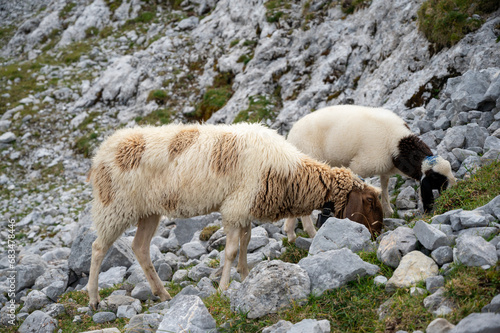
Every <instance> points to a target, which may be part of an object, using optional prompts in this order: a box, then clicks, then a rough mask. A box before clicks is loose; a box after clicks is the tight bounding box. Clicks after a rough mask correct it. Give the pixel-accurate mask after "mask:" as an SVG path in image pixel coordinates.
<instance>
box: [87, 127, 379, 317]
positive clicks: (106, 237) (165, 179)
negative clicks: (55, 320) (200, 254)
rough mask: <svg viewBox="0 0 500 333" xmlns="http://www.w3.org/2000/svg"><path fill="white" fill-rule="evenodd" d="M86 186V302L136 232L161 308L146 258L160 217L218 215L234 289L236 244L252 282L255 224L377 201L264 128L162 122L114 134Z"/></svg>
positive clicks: (224, 280) (348, 175)
mask: <svg viewBox="0 0 500 333" xmlns="http://www.w3.org/2000/svg"><path fill="white" fill-rule="evenodd" d="M89 179H90V181H91V183H92V185H93V194H94V201H93V207H92V216H93V220H94V228H95V229H96V231H97V239H96V240H95V242H94V243H93V244H92V262H91V268H90V276H89V282H88V292H89V296H90V305H91V306H92V307H93V308H95V307H96V306H97V304H98V303H99V296H98V288H97V286H98V275H99V270H100V266H101V263H102V260H103V258H104V256H105V254H106V252H107V251H108V249H109V247H110V246H111V244H112V243H113V242H114V241H115V240H116V239H117V238H118V237H119V236H120V235H121V234H122V233H123V232H124V231H125V230H126V229H127V228H128V227H130V226H134V225H137V231H136V234H135V237H134V240H133V242H132V249H133V251H134V253H135V254H136V256H137V258H138V260H139V263H140V265H141V267H142V269H143V270H144V273H145V275H146V277H147V279H148V282H149V284H150V286H151V290H152V292H153V293H154V294H155V295H157V296H159V297H160V299H161V300H162V301H164V300H168V299H170V295H169V294H168V292H167V291H166V290H165V288H164V287H163V285H162V283H161V281H160V279H159V277H158V274H157V273H156V271H155V269H154V267H153V264H152V262H151V259H150V256H149V247H150V241H151V238H152V237H153V234H154V233H155V230H156V228H157V226H158V223H159V220H160V216H161V215H166V216H169V217H171V218H178V217H184V218H185V217H192V216H196V215H202V214H207V213H210V212H213V211H219V212H220V213H221V215H222V219H223V227H224V231H225V232H226V235H227V240H226V249H225V253H226V261H225V264H224V267H223V269H222V277H221V280H220V284H219V287H220V289H226V288H227V286H228V284H229V275H230V268H231V264H232V262H233V261H234V259H235V257H236V253H237V251H238V242H239V244H240V252H239V261H238V267H237V268H238V271H239V272H240V274H241V277H242V278H243V279H244V278H245V277H246V276H247V275H248V266H247V246H248V242H249V240H250V233H251V222H252V220H254V219H257V220H271V221H275V220H278V219H281V218H285V217H298V216H302V215H305V214H307V213H310V212H311V211H312V210H314V209H317V208H320V207H322V206H323V205H324V204H325V203H326V202H333V203H334V205H335V207H336V208H338V209H345V210H350V211H352V212H354V213H355V212H358V211H361V209H360V208H359V207H357V205H359V204H360V202H361V199H360V198H361V197H362V196H369V197H370V200H371V201H372V202H373V205H375V206H377V203H378V206H377V207H379V209H375V210H373V211H372V214H374V215H375V214H377V212H378V214H379V216H380V219H381V218H382V206H381V204H380V202H379V201H378V196H377V195H378V194H377V192H376V191H375V189H374V188H373V187H371V186H368V185H365V184H364V183H363V182H362V181H361V180H360V179H359V178H358V177H357V176H356V175H354V174H353V173H352V172H351V171H350V170H348V169H345V168H331V167H329V166H328V165H326V164H323V163H320V162H318V161H315V160H313V159H311V158H310V157H308V156H306V155H304V154H302V153H300V152H299V151H298V149H297V148H295V147H294V146H293V145H292V144H290V143H288V142H286V140H285V139H284V138H283V137H282V136H280V135H279V134H277V133H276V132H275V131H273V130H270V129H266V128H264V127H263V126H260V125H251V124H238V125H181V124H176V125H166V126H163V127H137V128H133V129H122V130H119V131H117V132H116V133H115V134H113V135H112V136H111V137H109V138H108V139H107V140H106V141H104V142H103V143H102V145H101V147H100V148H99V150H98V151H97V153H96V155H95V157H94V159H93V163H92V168H91V171H90V173H89Z"/></svg>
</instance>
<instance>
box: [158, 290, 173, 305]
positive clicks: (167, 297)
mask: <svg viewBox="0 0 500 333" xmlns="http://www.w3.org/2000/svg"><path fill="white" fill-rule="evenodd" d="M158 297H160V301H162V302H165V301H170V300H171V299H172V296H170V294H169V293H168V292H167V291H165V292H164V293H161V295H159V296H158Z"/></svg>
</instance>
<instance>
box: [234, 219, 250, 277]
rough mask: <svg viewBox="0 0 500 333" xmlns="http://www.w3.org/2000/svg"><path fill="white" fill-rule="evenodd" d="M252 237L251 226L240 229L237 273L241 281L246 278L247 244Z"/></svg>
mask: <svg viewBox="0 0 500 333" xmlns="http://www.w3.org/2000/svg"><path fill="white" fill-rule="evenodd" d="M251 235H252V224H251V223H250V224H248V226H247V227H245V228H241V229H240V256H239V258H238V267H237V270H238V273H240V276H241V280H245V279H246V277H247V276H248V262H247V249H248V243H250V238H251Z"/></svg>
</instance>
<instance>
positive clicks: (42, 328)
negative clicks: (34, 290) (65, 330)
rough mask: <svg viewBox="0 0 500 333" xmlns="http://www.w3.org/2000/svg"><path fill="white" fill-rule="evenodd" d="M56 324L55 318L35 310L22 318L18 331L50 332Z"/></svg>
mask: <svg viewBox="0 0 500 333" xmlns="http://www.w3.org/2000/svg"><path fill="white" fill-rule="evenodd" d="M57 326H58V325H57V320H55V319H54V318H52V317H50V316H48V315H46V314H45V313H43V312H42V311H40V310H36V311H34V312H33V313H32V314H30V315H29V316H28V318H26V319H25V320H24V322H23V324H22V325H21V326H20V327H19V333H52V332H54V331H55V330H56V329H57Z"/></svg>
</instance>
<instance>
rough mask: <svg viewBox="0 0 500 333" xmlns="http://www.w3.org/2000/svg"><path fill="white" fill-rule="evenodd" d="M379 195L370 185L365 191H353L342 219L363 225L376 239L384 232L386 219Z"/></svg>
mask: <svg viewBox="0 0 500 333" xmlns="http://www.w3.org/2000/svg"><path fill="white" fill-rule="evenodd" d="M379 194H380V192H379V191H377V190H376V189H375V188H374V187H372V186H369V185H367V186H365V188H364V189H363V190H357V189H354V190H352V191H351V193H349V197H348V198H347V205H346V208H345V209H344V214H343V216H342V217H343V218H348V219H350V220H351V221H354V222H358V223H361V224H363V225H364V226H365V227H367V228H368V230H370V233H371V234H372V236H374V237H376V236H377V235H379V234H380V232H381V231H382V226H383V218H384V212H383V209H382V203H381V202H380V199H379Z"/></svg>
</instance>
